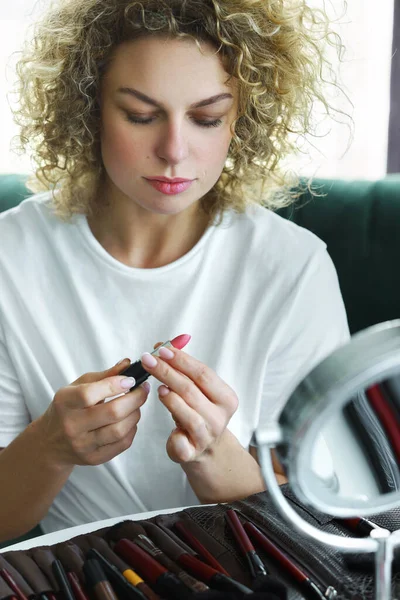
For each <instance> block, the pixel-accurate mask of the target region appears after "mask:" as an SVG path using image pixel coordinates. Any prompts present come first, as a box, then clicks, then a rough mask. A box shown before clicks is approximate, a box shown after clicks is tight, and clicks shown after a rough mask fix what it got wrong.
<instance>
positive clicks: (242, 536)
mask: <svg viewBox="0 0 400 600" xmlns="http://www.w3.org/2000/svg"><path fill="white" fill-rule="evenodd" d="M225 518H226V520H227V522H228V524H229V526H230V528H231V530H232V533H233V535H234V538H235V540H236V541H237V543H238V546H239V548H240V549H241V551H242V552H243V554H244V556H245V557H246V559H247V562H248V565H249V569H250V573H251V576H252V577H253V578H254V579H255V578H256V577H258V576H260V575H262V576H264V575H267V569H266V568H265V566H264V563H263V561H262V560H261V558H260V557H259V556H258V554H257V552H256V550H255V548H254V546H253V544H252V543H251V541H250V538H249V536H248V535H247V533H246V531H245V529H244V527H243V525H242V524H241V522H240V520H239V517H238V516H237V514H236V512H235V511H234V510H232V509H229V510H227V511H226V513H225Z"/></svg>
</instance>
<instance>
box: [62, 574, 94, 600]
mask: <svg viewBox="0 0 400 600" xmlns="http://www.w3.org/2000/svg"><path fill="white" fill-rule="evenodd" d="M67 579H68V581H69V584H70V586H71V588H72V591H73V593H74V596H75V598H76V600H89V598H88V597H87V596H86V594H85V592H84V590H83V588H82V586H81V584H80V581H79V578H78V575H77V574H76V573H74V572H73V571H67Z"/></svg>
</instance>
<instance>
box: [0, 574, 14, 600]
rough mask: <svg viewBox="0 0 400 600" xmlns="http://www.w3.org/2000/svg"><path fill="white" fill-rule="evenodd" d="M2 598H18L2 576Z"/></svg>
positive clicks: (0, 586)
mask: <svg viewBox="0 0 400 600" xmlns="http://www.w3.org/2000/svg"><path fill="white" fill-rule="evenodd" d="M0 598H2V600H18V598H17V596H16V595H15V594H14V592H13V590H12V589H11V588H10V586H9V585H7V583H6V582H5V581H4V579H3V578H2V577H0Z"/></svg>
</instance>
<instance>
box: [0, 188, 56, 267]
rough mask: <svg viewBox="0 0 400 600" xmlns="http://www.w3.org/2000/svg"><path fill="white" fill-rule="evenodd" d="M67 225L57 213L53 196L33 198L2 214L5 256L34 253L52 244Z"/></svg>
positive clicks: (1, 224)
mask: <svg viewBox="0 0 400 600" xmlns="http://www.w3.org/2000/svg"><path fill="white" fill-rule="evenodd" d="M62 228H65V223H64V222H63V221H62V220H60V219H59V218H58V217H57V216H56V215H55V213H54V210H53V202H52V194H51V192H43V193H40V194H35V195H33V196H30V197H29V198H27V199H26V200H23V201H22V202H21V203H20V204H19V205H18V206H15V207H14V208H11V209H9V210H6V211H4V212H2V213H0V239H1V244H2V249H3V250H4V251H5V252H7V251H8V252H10V253H12V254H11V255H12V256H14V255H15V253H18V252H19V251H21V252H27V251H29V253H34V252H35V249H39V248H40V247H41V246H42V245H46V244H48V243H53V241H54V240H55V239H56V238H57V235H58V233H59V231H60V230H61V229H62Z"/></svg>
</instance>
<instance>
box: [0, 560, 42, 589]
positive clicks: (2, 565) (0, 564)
mask: <svg viewBox="0 0 400 600" xmlns="http://www.w3.org/2000/svg"><path fill="white" fill-rule="evenodd" d="M0 569H2V570H3V571H6V572H7V573H9V574H10V575H11V577H12V578H13V581H15V583H16V584H17V586H18V588H19V589H20V590H21V592H22V593H23V594H24V595H25V596H26V597H27V598H30V597H31V596H33V594H34V591H33V589H32V588H31V586H30V585H29V584H28V583H27V581H25V579H24V578H23V577H22V575H21V574H20V573H19V572H18V571H17V569H16V568H15V567H13V565H12V564H10V563H9V562H8V561H7V560H6V559H5V558H4V557H3V556H2V555H1V554H0Z"/></svg>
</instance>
